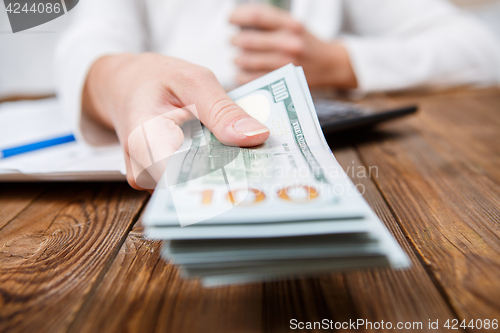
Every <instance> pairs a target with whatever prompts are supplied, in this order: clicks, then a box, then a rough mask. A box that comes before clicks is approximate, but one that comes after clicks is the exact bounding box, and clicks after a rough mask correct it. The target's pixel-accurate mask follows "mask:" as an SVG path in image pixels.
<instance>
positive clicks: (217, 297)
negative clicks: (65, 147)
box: [0, 89, 500, 332]
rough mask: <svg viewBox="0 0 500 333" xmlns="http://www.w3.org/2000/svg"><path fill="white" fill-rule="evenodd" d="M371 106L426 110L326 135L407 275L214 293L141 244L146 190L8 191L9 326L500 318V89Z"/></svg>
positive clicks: (175, 326)
mask: <svg viewBox="0 0 500 333" xmlns="http://www.w3.org/2000/svg"><path fill="white" fill-rule="evenodd" d="M364 102H366V103H379V102H384V103H387V104H404V103H414V102H416V103H418V104H419V105H420V112H419V113H418V115H417V116H415V117H412V118H408V119H405V120H400V121H396V122H394V123H388V124H386V125H383V126H381V127H380V128H379V129H378V130H377V131H360V132H354V133H349V134H342V135H337V136H331V137H329V138H328V141H329V143H330V146H331V147H332V150H333V152H334V153H335V156H336V157H337V159H338V160H339V162H340V164H341V165H342V166H343V167H344V170H346V172H347V173H348V175H349V176H350V177H351V179H352V180H353V181H354V183H355V184H358V188H359V189H362V192H363V195H364V197H365V199H366V200H367V201H368V203H369V204H370V205H371V207H372V208H373V210H374V211H375V212H376V213H377V215H378V216H379V217H380V218H381V220H382V221H383V222H384V223H385V225H386V226H387V227H388V229H389V230H390V231H391V233H392V234H393V235H394V236H395V238H396V239H397V240H398V242H399V243H400V244H401V246H402V247H403V248H404V249H405V251H406V252H407V253H408V254H409V256H410V258H411V260H412V263H413V265H412V267H411V269H408V270H402V271H395V270H390V269H376V270H364V271H363V270H357V271H349V272H343V273H332V274H323V275H320V276H316V277H310V278H302V279H295V280H288V281H279V282H273V283H264V284H259V283H258V284H250V285H245V286H235V287H221V288H211V289H204V288H202V287H201V285H200V284H199V283H198V282H197V281H196V280H194V281H193V280H183V279H181V278H179V276H178V271H177V268H176V267H175V266H172V265H170V264H168V263H167V262H165V261H163V260H162V259H161V258H160V246H161V244H160V243H159V242H157V241H153V240H150V239H147V238H145V237H144V236H143V234H142V227H141V224H140V213H141V212H142V210H143V208H144V205H145V203H146V202H147V200H148V197H149V196H148V195H147V194H145V193H141V192H136V191H133V190H132V189H130V188H128V186H127V185H126V184H116V183H109V184H97V183H80V184H77V183H71V184H0V188H1V189H0V331H1V332H32V331H34V332H290V331H293V330H290V320H291V319H297V320H298V321H321V320H322V319H325V318H327V319H329V320H333V321H341V322H343V321H349V320H357V319H364V320H367V321H371V322H380V321H382V320H383V321H384V322H391V323H394V324H395V323H397V322H422V323H423V329H422V330H413V331H415V332H431V331H432V332H448V330H446V329H443V328H442V325H443V324H444V322H446V320H448V319H450V320H451V319H457V320H459V321H461V320H463V319H466V320H470V319H475V320H476V319H490V320H492V319H500V281H499V277H500V255H499V254H500V168H499V167H500V121H499V119H500V89H485V90H477V91H473V90H458V91H449V92H441V93H427V94H424V93H416V94H411V95H409V94H403V95H387V96H386V95H383V96H375V97H370V98H367V99H366V100H365V101H364ZM360 170H364V171H368V170H370V171H372V175H371V177H368V176H367V174H368V172H365V173H363V172H359V171H360ZM429 320H431V321H435V320H439V322H440V326H441V329H439V330H430V329H428V322H429ZM342 331H345V332H350V331H352V330H350V329H346V330H342ZM362 331H366V332H375V331H377V332H378V331H394V330H375V329H372V330H370V329H368V330H362ZM409 331H412V330H409ZM454 331H459V332H463V331H464V330H462V329H459V330H454ZM465 331H468V332H478V331H480V330H477V329H474V330H472V329H466V330H465ZM490 331H492V330H490Z"/></svg>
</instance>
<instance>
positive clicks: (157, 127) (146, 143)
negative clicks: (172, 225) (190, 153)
mask: <svg viewBox="0 0 500 333" xmlns="http://www.w3.org/2000/svg"><path fill="white" fill-rule="evenodd" d="M186 113H187V111H185V110H182V109H181V110H176V111H171V112H167V113H164V114H163V115H159V116H156V117H154V118H152V119H150V120H148V121H145V122H143V123H142V124H141V125H140V126H138V127H137V128H135V129H134V130H133V131H132V132H131V133H130V135H129V137H128V142H127V150H128V154H127V157H128V158H127V162H128V163H127V175H128V180H129V183H130V185H131V186H132V187H134V188H136V189H141V190H143V189H154V188H155V187H156V184H157V183H158V181H159V180H160V178H161V175H162V174H163V171H164V170H165V165H166V162H167V161H168V159H169V158H170V157H171V156H172V155H173V154H174V153H175V152H176V151H177V150H178V149H179V147H180V146H181V145H182V142H183V141H184V135H183V133H182V130H181V128H180V127H179V125H178V123H179V122H180V121H182V120H184V119H185V118H186V117H187V116H186ZM171 118H174V119H175V120H173V119H171Z"/></svg>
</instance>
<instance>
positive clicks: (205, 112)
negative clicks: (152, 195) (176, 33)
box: [83, 54, 269, 189]
mask: <svg viewBox="0 0 500 333" xmlns="http://www.w3.org/2000/svg"><path fill="white" fill-rule="evenodd" d="M184 106H192V107H186V108H182V107H184ZM83 108H84V111H85V112H86V113H87V114H88V115H90V116H91V117H93V118H94V119H96V120H98V121H99V122H101V123H102V124H103V125H105V126H107V127H109V128H111V129H114V130H115V131H116V133H117V135H118V138H119V140H120V142H121V144H122V146H123V148H124V152H125V160H126V166H127V180H128V182H129V184H130V185H131V186H132V187H133V188H135V189H153V188H154V187H155V186H156V183H157V182H158V180H159V179H160V177H161V174H162V173H163V169H164V166H165V160H166V159H168V158H169V157H170V156H171V155H172V154H173V153H175V151H176V150H177V149H178V148H179V147H180V146H181V144H182V142H183V141H184V135H183V133H182V130H181V128H180V127H179V126H181V125H182V124H183V123H184V122H185V121H187V120H189V119H192V118H194V117H196V118H198V119H199V120H200V121H201V122H202V123H203V124H204V125H205V126H207V127H208V128H209V129H210V130H211V131H212V132H213V133H214V135H215V136H216V137H217V138H218V139H219V140H220V141H221V142H224V143H226V144H229V145H234V146H239V147H251V146H256V145H259V144H261V143H263V142H264V141H265V140H266V139H267V138H268V137H269V130H268V128H267V127H266V126H264V125H262V124H261V123H259V122H258V121H257V120H255V119H253V118H252V117H250V116H249V115H248V114H247V113H246V112H245V111H243V110H242V109H241V108H240V107H239V106H238V105H236V104H235V103H234V102H233V101H232V100H231V99H230V98H229V97H228V96H227V94H226V93H225V91H224V89H223V88H222V87H221V86H220V84H219V83H218V81H217V79H216V78H215V76H214V75H213V74H212V73H211V72H210V71H209V70H208V69H206V68H203V67H200V66H197V65H194V64H191V63H188V62H185V61H182V60H179V59H175V58H171V57H166V56H162V55H158V54H142V55H133V54H121V55H113V56H107V57H103V58H101V59H99V60H97V61H96V62H95V63H94V65H93V66H92V68H91V70H90V72H89V74H88V77H87V81H86V84H85V91H84V99H83ZM145 170H146V171H147V172H144V171H145Z"/></svg>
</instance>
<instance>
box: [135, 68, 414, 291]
mask: <svg viewBox="0 0 500 333" xmlns="http://www.w3.org/2000/svg"><path fill="white" fill-rule="evenodd" d="M229 96H230V97H231V98H232V99H233V100H235V101H236V103H237V104H239V105H240V106H241V107H242V108H243V109H244V110H245V111H246V112H247V113H249V114H250V115H251V116H253V117H254V118H256V119H258V120H259V121H261V122H262V123H264V124H265V125H266V126H267V127H268V128H269V129H270V131H271V133H270V137H269V139H268V140H267V141H266V142H265V143H264V144H262V145H261V146H259V147H253V148H239V147H232V146H228V145H225V144H223V143H221V142H219V141H218V140H217V139H216V138H215V136H214V135H213V134H212V133H211V132H210V131H209V130H208V129H207V128H205V127H204V126H202V124H201V123H200V122H199V121H191V122H189V123H186V124H184V126H183V132H184V137H185V140H184V142H183V144H182V146H181V148H180V149H179V150H178V151H177V153H176V154H174V155H173V156H171V157H170V158H169V160H168V163H167V165H166V168H165V172H164V174H163V177H162V178H161V180H160V182H159V183H158V185H157V187H156V189H155V192H154V194H153V196H152V198H151V200H150V203H149V205H148V207H147V209H146V213H145V215H144V217H143V221H142V222H143V224H144V226H145V233H146V235H147V236H150V237H152V238H156V239H162V240H164V241H165V243H164V247H163V249H164V250H163V253H162V256H163V257H164V258H166V259H167V260H169V261H170V262H172V263H174V264H177V265H179V266H180V268H181V275H182V276H184V277H188V278H192V277H194V278H201V281H202V283H203V284H204V285H205V286H216V285H225V284H234V283H247V282H255V281H263V280H273V279H277V278H286V277H291V276H297V275H303V274H305V275H308V274H309V275H310V274H316V273H320V272H325V271H329V270H339V269H340V270H342V269H352V268H368V267H375V266H391V267H394V268H402V267H407V266H408V265H409V260H408V257H407V256H406V254H405V253H404V251H403V250H402V249H401V247H400V246H399V245H398V243H397V242H396V241H395V239H394V238H393V237H392V235H391V234H390V233H389V231H388V230H387V228H385V226H384V225H383V224H382V222H381V221H380V220H379V218H378V217H377V215H375V213H374V212H373V211H372V210H371V209H370V207H369V206H368V204H367V203H366V201H364V199H363V197H362V196H361V194H360V193H359V192H358V191H357V190H356V188H355V186H354V185H353V183H352V182H351V181H350V179H349V178H348V176H347V175H346V174H345V172H344V171H343V170H342V168H341V166H340V165H339V164H338V163H337V161H336V160H335V157H334V156H333V154H332V153H331V151H330V149H329V147H328V144H327V143H326V141H325V138H324V136H323V133H322V131H321V127H320V126H319V122H318V118H317V116H316V112H315V109H314V104H313V101H312V98H311V95H310V92H309V89H308V86H307V82H306V79H305V76H304V73H303V71H302V68H300V67H295V66H293V65H287V66H285V67H283V68H281V69H278V70H276V71H274V72H272V73H269V74H267V75H265V76H263V77H261V78H259V79H257V80H255V81H252V82H250V83H248V84H246V85H244V86H242V87H240V88H238V89H236V90H234V91H232V92H230V93H229Z"/></svg>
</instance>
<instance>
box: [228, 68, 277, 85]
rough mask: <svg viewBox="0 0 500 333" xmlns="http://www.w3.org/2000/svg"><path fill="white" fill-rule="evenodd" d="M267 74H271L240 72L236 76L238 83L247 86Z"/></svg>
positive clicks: (264, 72)
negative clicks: (246, 84)
mask: <svg viewBox="0 0 500 333" xmlns="http://www.w3.org/2000/svg"><path fill="white" fill-rule="evenodd" d="M267 73H269V72H266V71H240V72H239V73H238V74H237V75H236V81H237V82H238V83H239V84H245V83H248V82H250V81H253V80H255V79H258V78H259V77H261V76H263V75H265V74H267Z"/></svg>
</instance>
